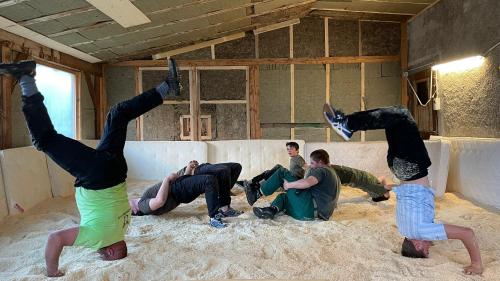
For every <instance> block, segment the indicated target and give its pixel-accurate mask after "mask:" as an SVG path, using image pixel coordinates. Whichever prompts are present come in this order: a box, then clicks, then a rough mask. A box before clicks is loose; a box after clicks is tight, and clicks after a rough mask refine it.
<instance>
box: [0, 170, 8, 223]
mask: <svg viewBox="0 0 500 281" xmlns="http://www.w3.org/2000/svg"><path fill="white" fill-rule="evenodd" d="M0 166H1V165H0ZM8 214H9V209H8V208H7V197H6V196H5V187H4V184H3V172H2V169H0V220H2V219H3V218H5V217H6V216H7V215H8Z"/></svg>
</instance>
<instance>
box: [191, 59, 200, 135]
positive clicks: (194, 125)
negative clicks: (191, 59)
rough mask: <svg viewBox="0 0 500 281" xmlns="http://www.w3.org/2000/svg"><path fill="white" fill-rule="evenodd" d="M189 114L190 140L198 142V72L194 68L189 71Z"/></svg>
mask: <svg viewBox="0 0 500 281" xmlns="http://www.w3.org/2000/svg"><path fill="white" fill-rule="evenodd" d="M189 78H190V79H189V112H190V115H191V140H193V141H199V140H200V130H199V127H200V126H199V125H200V91H199V88H198V87H199V83H198V81H199V72H198V70H197V69H196V67H193V68H192V69H190V70H189Z"/></svg>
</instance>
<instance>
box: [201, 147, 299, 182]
mask: <svg viewBox="0 0 500 281" xmlns="http://www.w3.org/2000/svg"><path fill="white" fill-rule="evenodd" d="M289 141H290V140H226V141H209V142H207V144H208V162H210V163H224V162H237V163H240V164H241V166H242V171H241V174H240V179H251V178H252V177H254V176H256V175H258V174H260V173H262V172H263V171H265V170H269V169H271V168H272V167H274V165H276V164H281V165H283V166H284V167H288V166H289V164H290V157H289V156H288V154H287V152H286V143H287V142H289ZM293 141H294V142H296V143H298V144H299V154H300V155H302V156H304V145H305V142H304V141H303V140H293Z"/></svg>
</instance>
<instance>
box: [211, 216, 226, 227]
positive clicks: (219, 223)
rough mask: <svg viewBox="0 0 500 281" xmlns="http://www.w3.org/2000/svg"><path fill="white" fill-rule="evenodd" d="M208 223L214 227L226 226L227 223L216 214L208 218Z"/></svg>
mask: <svg viewBox="0 0 500 281" xmlns="http://www.w3.org/2000/svg"><path fill="white" fill-rule="evenodd" d="M208 224H209V225H210V226H211V227H214V228H224V227H226V226H227V224H226V223H224V222H223V221H222V218H221V217H220V216H217V215H216V216H215V217H213V218H210V221H209V222H208Z"/></svg>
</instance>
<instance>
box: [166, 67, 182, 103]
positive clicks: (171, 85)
mask: <svg viewBox="0 0 500 281" xmlns="http://www.w3.org/2000/svg"><path fill="white" fill-rule="evenodd" d="M165 81H166V82H167V85H168V94H169V95H174V96H179V95H180V94H181V89H182V86H181V83H180V76H179V68H177V63H176V62H175V60H174V59H169V60H168V73H167V78H166V79H165Z"/></svg>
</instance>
